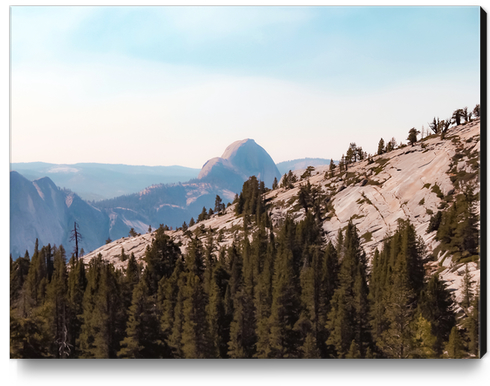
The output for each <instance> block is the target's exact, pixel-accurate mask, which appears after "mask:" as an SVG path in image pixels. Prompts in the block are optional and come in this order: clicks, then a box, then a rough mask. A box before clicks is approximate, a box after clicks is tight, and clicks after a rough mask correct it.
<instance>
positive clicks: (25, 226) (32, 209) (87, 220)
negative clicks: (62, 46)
mask: <svg viewBox="0 0 490 386" xmlns="http://www.w3.org/2000/svg"><path fill="white" fill-rule="evenodd" d="M80 165H82V166H80ZM87 165H89V166H87ZM94 165H95V166H94ZM24 166H27V167H30V169H29V168H25V170H31V171H32V170H34V171H35V173H40V172H41V171H42V170H45V171H47V172H48V174H49V175H50V176H53V175H54V176H55V177H57V176H60V175H66V176H68V177H67V178H65V179H64V180H63V181H65V182H69V183H72V185H71V186H69V187H70V189H73V186H78V185H76V183H78V184H79V185H80V186H83V184H84V181H85V180H89V181H96V180H97V178H99V177H100V174H96V176H95V177H94V176H88V177H84V178H81V176H82V177H83V176H84V173H87V170H89V169H90V168H93V169H90V170H96V172H100V170H102V171H103V173H102V175H107V176H108V177H107V178H106V180H104V181H99V183H100V184H101V185H100V186H106V185H110V184H111V182H114V181H116V182H117V181H118V179H121V174H124V176H126V177H124V178H127V179H132V180H137V179H138V178H140V181H142V180H143V179H142V178H141V176H139V174H138V171H143V172H148V171H149V170H152V171H157V170H158V168H165V167H144V166H134V167H131V166H128V165H102V166H101V164H74V165H53V164H43V163H36V164H35V165H33V164H30V165H27V164H26V165H24ZM14 168H15V169H19V170H22V165H21V166H20V167H19V164H12V166H11V169H14ZM109 168H110V169H111V170H112V173H113V174H110V173H109V172H108V169H109ZM167 168H169V167H167ZM174 168H176V170H177V169H178V168H181V167H174ZM182 169H186V168H182ZM192 170H194V169H191V170H190V171H189V170H187V171H186V172H189V173H191V172H192ZM130 171H131V173H132V174H131V177H130V178H129V177H127V176H128V175H129V173H130ZM35 173H33V174H35ZM118 173H119V174H118ZM114 174H116V176H114ZM147 175H148V174H147ZM147 175H145V176H147ZM155 175H158V174H157V173H155ZM252 175H255V176H256V177H257V178H258V179H260V180H262V181H264V182H265V184H266V185H267V186H269V187H271V186H272V182H273V180H274V178H277V180H279V179H280V177H281V175H280V173H279V171H278V169H277V167H276V165H275V163H274V161H273V160H272V158H271V157H270V155H269V154H268V153H267V152H266V151H265V150H264V149H263V148H262V147H261V146H259V145H258V144H257V143H256V142H255V141H254V140H252V139H245V140H241V141H236V142H234V143H232V144H231V145H230V146H228V147H227V148H226V149H225V151H224V153H223V155H222V157H216V158H213V159H211V160H209V161H208V162H206V163H205V164H204V166H203V168H202V169H201V172H200V173H199V174H197V173H195V175H194V177H197V178H193V179H191V178H189V179H188V181H187V182H185V183H173V184H164V183H159V184H155V183H153V184H148V185H145V186H144V188H141V189H140V190H139V191H138V192H136V193H134V192H131V193H129V194H123V195H119V196H117V197H114V198H111V199H105V200H100V201H97V202H94V203H92V204H89V203H87V202H85V201H84V200H83V199H82V198H80V196H79V195H78V192H77V193H74V192H71V191H69V190H64V189H60V188H58V186H56V184H55V182H53V180H52V179H51V177H43V178H41V179H36V180H34V181H29V180H28V179H27V178H26V177H25V176H22V175H21V174H19V173H18V172H17V171H11V172H10V178H11V196H12V197H13V199H12V201H11V223H10V226H11V228H10V230H11V245H10V251H11V253H12V255H13V256H12V257H13V258H14V259H16V258H17V257H18V256H19V255H23V254H24V252H25V250H26V249H27V250H29V251H30V252H32V249H33V247H34V243H35V240H36V238H38V239H39V244H40V245H47V244H48V243H51V244H56V245H59V244H60V243H62V244H63V245H64V246H65V247H66V246H68V248H67V249H69V248H71V245H70V243H68V237H69V230H70V229H71V228H72V227H73V222H74V221H76V222H77V223H78V224H79V226H80V231H81V233H82V235H83V236H84V244H82V245H81V246H82V247H83V248H84V249H85V251H86V252H88V251H91V250H93V249H95V248H97V247H100V246H101V245H103V244H104V243H105V240H106V239H108V238H110V239H113V240H115V239H120V238H122V237H126V236H128V233H129V230H130V229H131V228H134V230H135V231H136V232H138V233H146V232H147V231H148V229H149V227H150V226H152V227H153V228H156V227H158V226H159V225H160V224H165V225H168V226H171V227H174V228H175V227H180V226H181V225H182V224H183V222H184V221H187V222H188V221H189V220H190V218H191V217H194V218H195V219H197V216H198V215H199V213H201V211H202V209H203V207H206V208H207V210H209V209H210V208H213V209H214V205H215V198H216V195H219V196H220V197H221V199H222V200H223V203H225V204H226V203H228V202H231V201H233V199H234V197H235V194H237V193H239V192H240V191H241V188H242V185H243V183H244V182H245V181H246V180H247V179H248V178H249V177H250V176H252ZM97 176H99V177H97ZM31 177H32V175H31ZM77 178H78V179H77ZM100 178H101V177H100ZM124 178H122V179H124ZM74 183H75V185H73V184H74ZM103 184H106V185H103ZM116 185H117V184H116ZM65 187H66V186H65ZM26 208H27V209H28V210H27V209H26Z"/></svg>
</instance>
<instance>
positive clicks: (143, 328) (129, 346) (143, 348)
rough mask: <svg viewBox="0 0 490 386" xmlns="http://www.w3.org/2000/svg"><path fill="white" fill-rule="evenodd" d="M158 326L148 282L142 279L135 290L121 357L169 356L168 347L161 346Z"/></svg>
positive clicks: (120, 351) (122, 343)
mask: <svg viewBox="0 0 490 386" xmlns="http://www.w3.org/2000/svg"><path fill="white" fill-rule="evenodd" d="M158 327H159V326H158V318H157V314H156V309H155V305H154V303H153V302H152V298H151V297H150V296H149V291H148V286H147V285H146V282H145V281H144V280H141V281H140V282H139V283H138V285H136V287H135V288H134V291H133V300H132V303H131V306H130V307H129V319H128V324H127V328H126V336H125V338H124V339H123V340H122V341H121V349H120V350H119V351H118V353H117V355H118V356H119V357H120V358H160V357H162V356H163V357H168V356H169V353H168V349H166V348H165V347H160V344H159V343H160V339H159V338H160V337H159V335H160V334H159V331H160V330H159V328H158ZM165 354H166V355H165Z"/></svg>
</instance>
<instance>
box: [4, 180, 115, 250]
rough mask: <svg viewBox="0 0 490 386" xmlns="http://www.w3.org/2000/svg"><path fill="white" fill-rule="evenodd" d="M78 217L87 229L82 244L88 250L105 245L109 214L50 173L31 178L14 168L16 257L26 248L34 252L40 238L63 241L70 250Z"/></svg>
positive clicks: (13, 239)
mask: <svg viewBox="0 0 490 386" xmlns="http://www.w3.org/2000/svg"><path fill="white" fill-rule="evenodd" d="M74 221H76V222H77V223H78V224H79V226H80V228H81V229H83V236H84V238H83V240H82V242H81V244H80V247H81V248H84V250H85V251H90V250H93V249H94V248H97V247H98V246H100V245H103V244H104V242H105V240H106V239H107V237H108V236H109V232H108V224H109V218H108V217H107V216H106V215H105V214H104V213H102V212H101V211H100V210H99V209H97V208H94V207H93V206H91V205H90V204H88V203H87V202H85V201H84V200H82V199H81V198H80V197H79V196H78V195H76V194H75V193H73V192H70V191H67V190H62V189H59V188H58V187H57V186H56V185H55V184H54V182H53V181H52V180H51V179H50V178H48V177H43V178H40V179H37V180H35V181H29V180H27V179H26V178H25V177H23V176H22V175H20V174H19V173H17V172H15V171H11V172H10V253H11V254H12V257H13V258H14V259H16V258H17V257H18V256H20V255H24V253H25V251H26V250H28V251H29V252H30V253H32V251H33V249H34V244H35V241H36V239H39V242H40V245H47V244H51V245H54V244H56V245H58V246H59V245H60V244H63V246H65V249H66V250H67V252H70V251H71V248H72V246H71V243H70V242H69V237H70V230H71V229H72V227H73V222H74Z"/></svg>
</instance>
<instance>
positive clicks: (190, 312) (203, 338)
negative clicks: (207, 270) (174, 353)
mask: <svg viewBox="0 0 490 386" xmlns="http://www.w3.org/2000/svg"><path fill="white" fill-rule="evenodd" d="M187 275H188V276H187V282H186V285H185V287H184V298H185V299H184V304H183V316H184V321H183V325H182V352H183V354H184V356H185V358H206V357H208V351H207V350H208V326H207V323H206V312H205V307H206V298H205V295H204V291H203V287H202V281H201V279H200V278H199V276H197V275H196V274H195V273H194V272H193V271H189V272H188V274H187Z"/></svg>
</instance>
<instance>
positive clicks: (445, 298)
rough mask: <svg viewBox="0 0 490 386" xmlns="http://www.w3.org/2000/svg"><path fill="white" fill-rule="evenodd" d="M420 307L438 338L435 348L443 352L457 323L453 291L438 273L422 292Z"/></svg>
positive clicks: (439, 352) (438, 351)
mask: <svg viewBox="0 0 490 386" xmlns="http://www.w3.org/2000/svg"><path fill="white" fill-rule="evenodd" d="M418 308H419V310H420V313H421V314H422V316H423V317H424V318H425V319H426V320H427V321H428V322H430V323H431V326H432V334H433V335H435V336H436V338H437V341H436V345H435V350H436V352H437V353H438V354H441V353H442V345H443V342H444V341H447V340H448V339H449V334H450V332H451V329H452V328H453V327H454V326H455V325H456V318H455V314H454V311H453V299H452V297H451V293H450V292H449V291H448V290H447V286H446V285H445V283H443V282H442V281H441V280H439V277H438V275H433V276H432V277H431V278H430V279H429V281H428V283H427V286H426V288H425V289H424V291H422V293H421V294H420V300H419V306H418Z"/></svg>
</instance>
